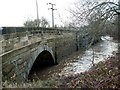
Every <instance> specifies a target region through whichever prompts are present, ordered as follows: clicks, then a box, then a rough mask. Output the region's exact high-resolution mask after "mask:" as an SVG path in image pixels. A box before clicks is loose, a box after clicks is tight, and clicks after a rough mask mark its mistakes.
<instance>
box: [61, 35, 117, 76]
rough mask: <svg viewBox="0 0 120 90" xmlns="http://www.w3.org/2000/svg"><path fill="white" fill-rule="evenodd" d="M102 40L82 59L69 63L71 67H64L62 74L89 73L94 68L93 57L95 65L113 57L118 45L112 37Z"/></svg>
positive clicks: (86, 52) (87, 51)
mask: <svg viewBox="0 0 120 90" xmlns="http://www.w3.org/2000/svg"><path fill="white" fill-rule="evenodd" d="M101 39H102V42H100V43H98V44H97V45H95V46H93V47H92V48H90V49H88V50H86V51H85V53H84V54H83V55H82V57H81V56H78V59H77V60H74V62H71V63H69V66H67V67H64V68H63V70H62V71H61V72H60V73H61V74H64V75H69V74H76V73H81V72H84V71H87V70H89V69H90V68H91V66H92V60H93V56H94V63H95V64H97V63H98V62H100V61H104V60H106V59H107V58H108V57H110V56H112V55H113V52H117V49H118V47H117V43H115V42H114V41H113V38H112V37H109V36H105V37H101ZM93 50H94V55H93Z"/></svg>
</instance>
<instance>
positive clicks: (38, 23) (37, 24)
mask: <svg viewBox="0 0 120 90" xmlns="http://www.w3.org/2000/svg"><path fill="white" fill-rule="evenodd" d="M36 10H37V27H39V12H38V2H37V0H36Z"/></svg>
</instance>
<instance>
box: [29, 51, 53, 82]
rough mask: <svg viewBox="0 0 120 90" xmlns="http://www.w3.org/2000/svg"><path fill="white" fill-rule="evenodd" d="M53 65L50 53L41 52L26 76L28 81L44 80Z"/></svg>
mask: <svg viewBox="0 0 120 90" xmlns="http://www.w3.org/2000/svg"><path fill="white" fill-rule="evenodd" d="M53 65H54V59H53V57H52V55H51V53H50V52H48V51H46V50H45V51H43V52H41V53H40V54H39V55H38V57H37V58H36V60H35V62H34V64H33V66H32V68H31V70H30V73H29V75H28V80H30V81H33V79H34V80H38V79H41V80H44V79H46V77H47V75H48V71H49V69H50V68H51V67H52V66H53Z"/></svg>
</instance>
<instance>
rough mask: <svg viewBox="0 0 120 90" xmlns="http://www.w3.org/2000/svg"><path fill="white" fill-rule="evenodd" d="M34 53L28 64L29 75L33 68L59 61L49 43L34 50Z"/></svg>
mask: <svg viewBox="0 0 120 90" xmlns="http://www.w3.org/2000/svg"><path fill="white" fill-rule="evenodd" d="M34 55H35V56H34ZM34 55H33V58H32V59H31V60H30V62H29V64H28V67H29V69H28V70H27V77H28V75H29V74H30V72H31V70H32V69H33V68H39V66H40V65H45V64H47V65H54V64H56V63H57V61H56V60H55V57H54V53H53V50H52V49H51V48H50V47H48V46H47V45H44V46H40V47H39V48H38V49H37V50H36V52H34Z"/></svg>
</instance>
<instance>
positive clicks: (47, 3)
mask: <svg viewBox="0 0 120 90" xmlns="http://www.w3.org/2000/svg"><path fill="white" fill-rule="evenodd" d="M48 4H50V5H51V6H52V7H51V8H48V10H49V9H51V10H52V27H54V10H57V9H54V8H53V6H54V5H56V4H52V3H47V5H48Z"/></svg>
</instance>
